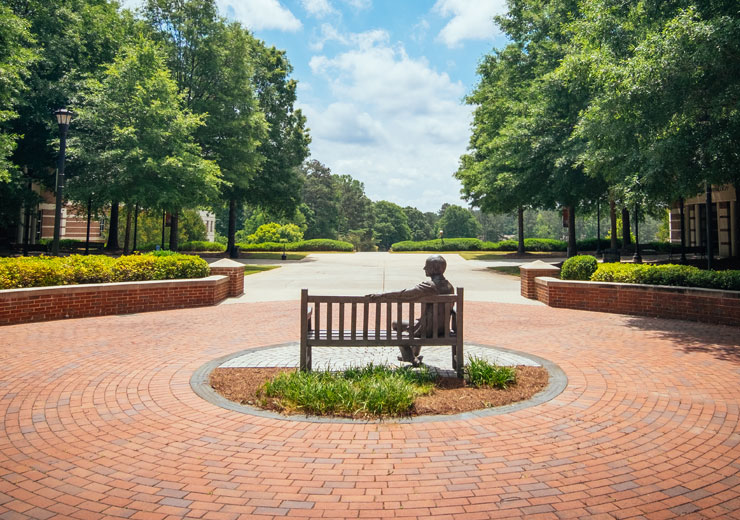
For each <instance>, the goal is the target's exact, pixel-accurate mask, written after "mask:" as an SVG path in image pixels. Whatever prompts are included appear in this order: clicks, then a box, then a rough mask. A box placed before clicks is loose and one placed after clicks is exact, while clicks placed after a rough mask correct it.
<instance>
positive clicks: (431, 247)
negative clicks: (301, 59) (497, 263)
mask: <svg viewBox="0 0 740 520" xmlns="http://www.w3.org/2000/svg"><path fill="white" fill-rule="evenodd" d="M443 242H444V243H443ZM566 245H567V244H566V243H565V242H563V241H562V240H551V239H549V238H525V239H524V249H526V250H527V251H565V250H566ZM518 246H519V243H518V242H517V241H516V240H502V241H501V242H482V241H480V240H478V239H477V238H445V239H444V241H442V240H439V239H437V240H422V241H419V242H414V241H411V240H406V241H404V242H396V243H395V244H393V245H392V246H391V250H393V251H516V250H517V248H518Z"/></svg>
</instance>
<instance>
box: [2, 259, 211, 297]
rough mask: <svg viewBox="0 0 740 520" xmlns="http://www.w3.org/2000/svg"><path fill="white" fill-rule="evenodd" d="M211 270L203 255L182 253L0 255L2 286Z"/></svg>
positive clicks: (166, 276) (189, 274)
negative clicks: (21, 256) (59, 255)
mask: <svg viewBox="0 0 740 520" xmlns="http://www.w3.org/2000/svg"><path fill="white" fill-rule="evenodd" d="M209 273H210V269H209V267H208V263H207V262H206V261H205V260H203V259H202V258H199V257H197V256H192V255H179V254H172V255H168V256H155V255H149V254H147V255H128V256H122V257H120V258H110V257H107V256H101V255H92V256H83V255H71V256H66V257H49V256H38V257H24V258H0V289H20V288H25V287H48V286H52V285H72V284H83V283H104V282H129V281H142V280H168V279H174V278H203V277H205V276H208V274H209Z"/></svg>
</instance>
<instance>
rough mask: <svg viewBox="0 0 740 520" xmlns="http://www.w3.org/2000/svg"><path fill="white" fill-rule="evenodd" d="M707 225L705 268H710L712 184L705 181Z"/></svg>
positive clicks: (712, 254)
mask: <svg viewBox="0 0 740 520" xmlns="http://www.w3.org/2000/svg"><path fill="white" fill-rule="evenodd" d="M706 185H707V203H706V206H707V225H706V228H705V229H704V231H706V234H707V269H711V268H712V257H713V256H714V243H713V240H712V238H713V237H712V211H713V210H714V208H713V207H712V185H711V184H710V183H709V182H707V183H706Z"/></svg>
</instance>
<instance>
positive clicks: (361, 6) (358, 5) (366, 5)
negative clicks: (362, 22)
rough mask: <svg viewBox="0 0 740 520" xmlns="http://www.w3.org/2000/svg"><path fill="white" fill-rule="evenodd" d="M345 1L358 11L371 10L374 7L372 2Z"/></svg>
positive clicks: (367, 0)
mask: <svg viewBox="0 0 740 520" xmlns="http://www.w3.org/2000/svg"><path fill="white" fill-rule="evenodd" d="M343 1H344V3H345V4H348V5H350V6H352V7H354V8H355V9H358V10H362V9H370V7H371V6H372V5H373V2H372V0H343Z"/></svg>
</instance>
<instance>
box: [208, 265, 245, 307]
mask: <svg viewBox="0 0 740 520" xmlns="http://www.w3.org/2000/svg"><path fill="white" fill-rule="evenodd" d="M210 267H211V274H220V275H224V276H228V277H229V297H233V296H241V295H242V294H244V265H243V264H240V263H239V262H235V261H234V260H229V259H228V258H222V259H221V260H219V261H218V262H214V263H212V264H211V265H210Z"/></svg>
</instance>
